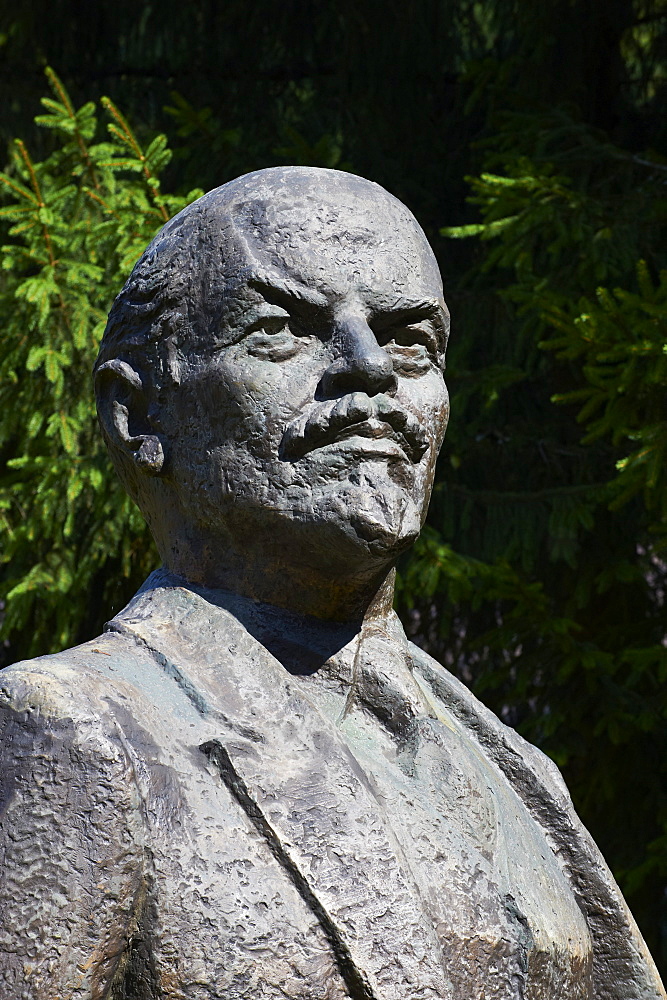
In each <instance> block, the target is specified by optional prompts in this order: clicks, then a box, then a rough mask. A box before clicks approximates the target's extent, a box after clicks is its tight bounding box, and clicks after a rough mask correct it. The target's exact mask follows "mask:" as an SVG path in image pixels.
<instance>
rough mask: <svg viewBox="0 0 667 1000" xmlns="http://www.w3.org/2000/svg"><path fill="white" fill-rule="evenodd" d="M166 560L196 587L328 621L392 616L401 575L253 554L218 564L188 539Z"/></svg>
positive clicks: (383, 568)
mask: <svg viewBox="0 0 667 1000" xmlns="http://www.w3.org/2000/svg"><path fill="white" fill-rule="evenodd" d="M163 557H164V563H165V566H166V568H167V569H168V570H170V571H171V572H172V573H175V574H176V575H178V576H180V577H183V578H184V579H185V580H187V581H188V582H190V583H193V584H197V585H199V586H201V587H208V588H212V589H216V590H226V591H230V592H231V593H234V594H238V595H240V596H241V597H247V598H250V599H251V600H253V601H260V602H262V603H265V604H271V605H273V606H274V607H278V608H285V609H286V610H288V611H291V612H293V613H295V614H298V615H309V616H311V617H314V618H320V619H323V620H325V621H334V622H358V623H361V622H363V621H365V620H368V621H371V620H374V619H378V618H383V617H386V616H387V615H389V614H390V612H391V610H392V606H393V601H394V585H395V580H396V571H395V569H394V566H393V563H392V562H389V561H384V562H383V563H382V564H381V565H378V564H375V565H373V566H367V567H365V571H364V570H361V571H360V570H359V569H358V568H357V569H356V572H354V573H348V574H345V573H341V572H338V573H335V572H333V571H332V564H333V562H334V559H333V558H332V559H331V560H327V561H323V563H322V565H321V566H317V567H313V566H311V565H307V564H303V563H298V564H293V563H288V562H286V561H283V560H282V559H280V560H276V561H270V560H267V559H263V558H253V554H252V553H249V552H244V553H243V554H241V555H235V554H234V553H230V552H229V551H227V552H225V555H224V558H223V559H215V558H214V557H213V553H212V552H211V550H210V549H209V550H208V551H207V550H206V549H205V548H203V547H201V546H197V547H196V550H193V549H191V548H190V547H189V546H186V545H184V544H183V540H182V539H181V540H180V541H179V544H178V545H177V546H174V547H173V548H172V549H171V550H170V551H169V552H167V553H163Z"/></svg>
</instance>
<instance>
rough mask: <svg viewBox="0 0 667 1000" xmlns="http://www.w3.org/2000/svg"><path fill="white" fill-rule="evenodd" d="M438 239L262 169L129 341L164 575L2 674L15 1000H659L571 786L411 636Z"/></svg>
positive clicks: (398, 218) (443, 417)
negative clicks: (51, 652)
mask: <svg viewBox="0 0 667 1000" xmlns="http://www.w3.org/2000/svg"><path fill="white" fill-rule="evenodd" d="M448 325H449V324H448V315H447V310H446V307H445V303H444V300H443V296H442V284H441V280H440V275H439V272H438V268H437V265H436V262H435V258H434V256H433V253H432V251H431V249H430V247H429V246H428V243H427V241H426V239H425V237H424V234H423V232H422V231H421V229H420V228H419V226H418V224H417V222H416V221H415V219H414V218H413V216H412V215H411V213H410V212H409V211H408V210H407V209H406V208H405V207H404V206H403V205H402V204H401V203H400V202H398V201H397V200H396V199H395V198H393V197H392V196H391V195H389V194H388V193H387V192H386V191H384V190H383V189H382V188H380V187H379V186H377V185H376V184H373V183H370V182H369V181H366V180H363V179H361V178H359V177H356V176H353V175H350V174H346V173H342V172H338V171H334V170H323V169H316V168H305V167H285V168H275V169H270V170H260V171H258V172H256V173H253V174H249V175H247V176H245V177H241V178H238V179H237V180H235V181H232V182H231V183H229V184H226V185H224V186H223V187H221V188H218V189H217V190H215V191H212V192H210V193H209V194H207V195H206V196H205V197H203V198H201V199H200V200H199V201H197V202H195V203H194V204H193V205H191V206H190V207H189V208H187V209H186V210H185V211H184V212H182V213H181V214H180V215H179V216H177V217H176V218H175V219H173V220H172V221H171V222H169V223H168V224H167V225H166V226H165V227H164V229H163V230H162V231H161V232H160V233H159V234H158V235H157V236H156V238H155V240H154V241H153V243H152V244H151V245H150V247H149V248H148V249H147V250H146V252H145V254H144V255H143V257H142V258H141V260H140V261H139V263H138V264H137V266H136V267H135V269H134V271H133V273H132V275H131V276H130V278H129V280H128V282H127V284H126V286H125V288H124V289H123V291H122V292H121V294H120V295H119V297H118V299H117V300H116V303H115V304H114V306H113V309H112V311H111V314H110V317H109V323H108V326H107V330H106V333H105V336H104V339H103V342H102V346H101V350H100V356H99V359H98V362H97V365H96V371H95V379H96V391H97V397H98V406H99V413H100V422H101V426H102V430H103V433H104V435H105V438H106V440H107V442H108V445H109V449H110V453H111V456H112V458H113V461H114V463H115V465H116V468H117V470H118V472H119V474H120V476H121V477H122V480H123V482H124V484H125V486H126V487H127V489H128V491H129V493H130V495H131V496H132V497H133V498H134V499H135V500H136V502H137V503H138V504H139V506H140V507H141V509H142V511H143V513H144V514H145V516H146V518H147V520H148V522H149V524H150V526H151V530H152V532H153V534H154V536H155V540H156V543H157V545H158V548H159V551H160V554H161V556H162V559H163V561H164V568H163V569H161V570H159V571H157V572H156V573H154V574H153V575H152V576H151V577H149V579H148V580H147V581H146V583H145V585H144V586H143V587H142V589H141V590H140V591H139V593H138V594H137V595H136V596H135V597H134V598H133V600H132V601H131V602H130V604H129V605H128V607H127V608H125V609H124V610H123V611H121V612H120V613H119V614H118V615H116V617H115V618H113V619H112V621H111V622H110V623H109V625H108V627H107V630H106V631H105V632H104V634H103V635H102V636H100V637H99V638H98V639H95V640H94V641H92V642H88V643H85V644H84V645H83V646H79V647H77V648H76V649H71V650H67V651H65V652H63V653H59V654H57V655H55V656H46V657H41V658H39V659H36V660H33V661H30V662H26V663H21V664H15V665H14V666H13V667H9V668H7V669H6V670H4V671H3V672H2V674H1V675H0V695H1V707H2V709H3V711H2V712H1V713H0V715H1V716H2V740H3V755H4V756H3V771H2V790H3V807H2V813H1V824H2V825H1V829H0V834H1V844H2V852H3V876H2V877H3V881H2V886H1V887H0V899H1V900H2V907H3V909H2V930H1V932H0V996H1V997H2V998H3V1000H74V998H76V1000H130V998H132V1000H158V998H159V1000H251V998H252V1000H269V998H271V1000H274V998H275V1000H278V998H280V1000H339V998H340V1000H343V998H353V1000H657V998H659V997H662V998H664V997H665V992H664V990H663V987H662V985H661V983H660V980H659V977H658V975H657V972H656V970H655V967H654V965H653V963H652V961H651V958H650V956H649V955H648V953H647V951H646V947H645V945H644V943H643V941H642V938H641V936H640V934H639V931H638V930H637V928H636V926H635V924H634V921H633V919H632V917H631V915H630V913H629V912H628V909H627V907H626V905H625V903H624V901H623V898H622V896H621V894H620V892H619V890H618V888H617V886H616V885H615V883H614V881H613V879H612V877H611V875H610V873H609V871H608V869H607V867H606V866H605V864H604V861H603V860H602V858H601V856H600V854H599V853H598V851H597V849H596V847H595V845H594V844H593V843H592V841H591V839H590V837H589V835H588V834H587V833H586V831H585V830H584V829H583V828H582V826H581V823H580V821H579V820H578V819H577V817H576V815H575V813H574V811H573V808H572V804H571V802H570V799H569V797H568V794H567V791H566V790H565V788H564V786H563V783H562V779H561V778H560V775H559V774H558V771H557V770H556V768H555V766H554V765H553V764H552V763H551V762H550V761H549V760H548V759H546V758H545V757H544V756H543V755H542V754H541V753H540V752H539V751H537V750H536V749H534V748H533V747H531V746H529V745H528V744H526V743H525V742H524V741H523V740H522V739H521V738H520V737H519V736H518V735H517V734H516V733H514V732H513V731H512V730H510V729H507V728H506V727H505V726H504V725H502V724H501V723H500V722H499V721H498V719H496V718H495V717H494V716H493V715H492V714H491V713H490V712H488V711H487V710H486V709H485V708H484V707H483V706H482V705H480V703H479V702H477V701H476V699H475V698H474V697H473V696H472V695H471V693H470V692H469V691H468V690H467V689H466V688H465V687H464V686H463V685H462V684H461V683H460V682H459V681H457V680H456V679H455V678H454V677H452V676H451V675H450V674H449V673H448V672H447V671H446V670H445V669H444V668H443V667H441V666H440V665H439V664H438V663H436V662H435V661H433V660H432V659H431V658H430V657H429V656H427V655H426V654H425V653H423V652H422V651H420V650H419V649H417V648H416V647H415V646H413V645H412V644H411V643H409V642H408V641H407V640H406V638H405V635H404V633H403V630H402V628H401V625H400V623H399V621H398V619H397V617H396V615H395V614H394V613H393V611H392V596H393V578H394V577H393V574H394V569H393V566H394V563H395V560H396V558H397V556H398V555H399V553H401V552H402V551H404V550H405V549H406V548H407V547H408V546H409V545H410V544H411V543H412V542H413V541H414V540H415V538H416V537H417V534H418V532H419V530H420V528H421V526H422V524H423V521H424V517H425V514H426V508H427V505H428V501H429V497H430V492H431V487H432V482H433V474H434V468H435V462H436V458H437V454H438V450H439V447H440V445H441V443H442V439H443V436H444V432H445V425H446V421H447V413H448V399H447V391H446V388H445V383H444V380H443V362H444V354H445V346H446V340H447V334H448Z"/></svg>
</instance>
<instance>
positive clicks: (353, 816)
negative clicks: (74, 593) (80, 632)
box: [110, 577, 451, 1000]
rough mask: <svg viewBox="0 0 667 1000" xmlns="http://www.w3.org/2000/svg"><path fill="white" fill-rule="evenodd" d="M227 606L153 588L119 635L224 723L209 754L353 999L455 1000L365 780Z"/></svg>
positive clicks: (208, 744)
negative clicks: (317, 929) (132, 638)
mask: <svg viewBox="0 0 667 1000" xmlns="http://www.w3.org/2000/svg"><path fill="white" fill-rule="evenodd" d="M163 579H164V577H163ZM158 580H159V578H158ZM167 582H168V581H167V580H165V583H167ZM210 598H213V600H211V599H210ZM219 600H220V594H219V593H217V592H216V593H215V594H214V595H213V594H211V593H210V592H206V591H202V592H201V593H198V592H194V591H192V590H189V589H185V588H183V587H179V586H175V585H168V586H164V587H159V586H157V587H155V586H154V587H153V588H150V587H147V588H145V589H144V590H143V591H141V592H140V593H139V594H138V595H137V597H136V598H135V599H134V600H133V601H132V602H131V604H130V605H129V606H128V608H127V609H126V610H125V611H124V612H122V613H121V615H119V616H118V617H117V618H116V619H114V621H113V622H112V623H111V626H110V627H111V628H114V629H117V630H118V631H123V632H130V633H132V634H134V635H136V636H138V637H140V639H141V640H143V642H145V643H146V644H147V646H148V647H149V649H150V650H151V651H152V652H153V654H154V656H155V657H156V658H157V659H158V660H159V662H160V663H161V665H162V667H163V669H164V670H165V672H166V673H167V674H168V675H170V676H171V677H172V678H173V680H174V682H175V683H178V684H179V685H180V686H181V688H182V690H183V691H184V692H185V694H186V695H187V696H188V698H189V699H190V701H191V702H193V704H195V705H196V707H197V710H198V712H199V713H200V714H201V715H202V716H203V717H205V718H206V723H207V724H206V726H205V729H206V733H207V734H210V733H211V731H212V724H213V726H214V728H215V731H216V732H217V733H218V734H219V735H218V736H217V737H216V738H215V739H210V737H209V738H207V739H206V740H205V741H204V742H203V743H202V744H201V745H200V747H199V749H200V750H201V751H202V753H204V754H206V756H207V757H208V759H209V761H210V762H211V763H212V764H213V766H214V768H215V770H216V771H217V773H218V774H219V775H220V780H222V781H224V782H225V784H226V785H227V787H228V789H229V791H230V792H231V794H232V795H233V796H234V798H235V799H236V801H237V802H238V804H239V806H240V807H241V808H242V809H244V811H245V812H246V813H247V815H248V816H249V818H250V820H251V821H252V822H253V825H254V826H255V828H256V829H257V831H258V832H259V833H260V834H261V836H263V837H264V839H265V840H266V842H267V843H268V846H269V847H270V849H271V850H272V852H273V854H274V856H275V857H276V860H277V861H278V863H279V864H281V865H282V867H283V869H284V870H285V872H286V874H287V876H288V877H289V878H290V879H291V880H292V882H293V884H294V885H295V887H296V888H297V891H299V893H300V894H301V896H302V898H303V899H304V901H305V902H306V903H307V905H308V906H309V907H310V908H311V910H312V912H313V913H314V914H315V916H316V917H317V919H318V921H319V922H320V925H321V927H322V929H323V931H324V933H325V935H326V936H327V938H328V940H329V942H330V944H331V947H332V950H333V952H334V954H335V956H336V959H337V962H338V966H339V969H340V972H341V975H342V976H343V979H344V980H345V982H346V985H347V988H348V992H349V993H350V995H351V996H352V997H353V998H354V1000H385V998H386V1000H394V998H395V1000H405V998H406V997H410V998H411V1000H446V998H449V997H451V987H450V985H449V983H448V981H447V978H446V975H445V973H444V963H443V959H442V956H441V953H440V947H439V944H438V941H437V938H436V935H435V932H434V930H433V929H432V927H431V924H430V921H429V920H428V919H426V918H425V913H424V911H423V910H422V907H421V905H420V898H419V890H418V888H417V886H416V884H415V882H414V881H413V879H412V877H411V875H410V872H409V868H408V866H407V864H406V862H405V860H404V858H403V856H402V853H401V850H400V847H399V846H398V844H397V843H396V841H395V840H394V838H393V836H392V834H391V833H390V830H389V826H388V824H387V823H386V822H385V819H384V817H383V815H382V810H381V807H380V806H379V804H378V802H377V800H376V799H375V797H374V795H373V792H372V790H371V788H370V787H369V785H368V782H367V779H366V776H365V775H364V773H363V772H362V771H361V769H360V768H359V766H358V764H357V762H356V760H355V759H354V757H353V756H352V755H351V754H350V752H349V751H348V749H347V747H346V746H345V744H344V743H343V741H342V740H341V739H340V738H339V736H338V733H337V731H336V729H335V727H334V726H333V725H332V724H331V723H330V722H329V721H327V720H326V719H325V718H324V717H323V716H322V715H320V713H319V712H318V710H317V709H316V708H315V706H314V705H313V704H312V703H311V702H310V701H309V700H308V698H307V697H306V696H305V695H304V694H303V693H302V691H301V690H300V689H299V688H298V686H297V684H295V683H294V681H293V679H292V678H291V677H290V675H289V674H288V673H287V672H286V671H285V670H284V668H283V667H282V665H281V664H280V663H279V662H278V661H277V660H276V659H275V658H274V657H273V656H271V654H270V653H269V652H268V651H267V650H266V649H265V648H264V647H263V646H261V645H260V644H259V643H258V642H257V641H256V640H255V639H254V638H253V637H252V636H251V635H249V633H248V632H247V631H246V630H245V628H244V627H243V626H242V625H241V624H240V622H239V621H238V620H237V619H236V618H235V617H234V615H233V614H232V613H230V612H229V611H228V610H226V608H225V607H223V606H221V605H220V604H219V603H214V601H219Z"/></svg>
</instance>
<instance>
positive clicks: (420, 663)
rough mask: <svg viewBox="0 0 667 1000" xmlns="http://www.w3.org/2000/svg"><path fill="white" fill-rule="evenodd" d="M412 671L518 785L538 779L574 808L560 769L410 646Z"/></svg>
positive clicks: (415, 648) (443, 669)
mask: <svg viewBox="0 0 667 1000" xmlns="http://www.w3.org/2000/svg"><path fill="white" fill-rule="evenodd" d="M410 652H411V654H412V661H413V670H414V671H415V672H416V673H417V674H418V675H419V676H420V677H421V678H422V680H424V681H426V683H427V684H428V686H429V687H430V689H431V691H432V693H433V694H434V695H435V697H436V698H438V699H439V700H440V701H442V702H443V703H444V704H445V706H446V707H447V709H448V710H449V711H450V712H451V713H452V714H453V715H454V716H455V717H456V718H457V719H458V721H459V722H460V723H461V724H462V725H463V726H464V727H465V728H466V730H467V731H468V732H469V733H470V734H471V735H472V736H473V737H474V738H475V739H476V741H477V742H478V743H479V744H481V746H482V748H483V749H484V751H485V753H486V755H487V756H488V757H490V758H491V759H492V760H494V761H495V763H497V764H498V765H499V766H500V768H501V770H502V771H504V773H505V774H506V775H507V777H508V778H509V779H510V780H511V781H512V783H513V784H514V785H515V786H516V785H517V784H518V785H525V783H526V775H527V774H530V775H531V776H532V777H534V778H537V779H538V781H539V784H540V785H541V786H542V787H544V788H546V789H548V790H549V792H550V794H551V795H552V796H553V797H555V798H557V799H558V800H559V801H560V802H561V804H562V805H563V806H566V807H567V808H571V800H570V795H569V792H568V790H567V787H566V785H565V782H564V780H563V777H562V775H561V773H560V771H559V770H558V767H557V766H556V764H554V762H553V761H552V760H551V758H550V757H547V755H546V754H545V753H543V752H542V751H541V750H539V749H538V748H537V747H536V746H533V744H532V743H529V742H528V741H527V740H525V739H524V738H523V737H522V736H520V735H519V733H517V732H516V730H515V729H512V728H511V727H510V726H507V725H505V723H504V722H502V721H501V720H500V719H499V718H498V716H497V715H494V713H493V712H492V711H491V710H490V709H488V708H487V707H486V705H484V704H483V703H482V702H481V701H480V700H479V699H478V698H477V697H475V695H474V694H473V693H472V691H471V690H470V689H469V688H468V687H466V685H465V684H463V682H462V681H460V680H459V679H458V678H457V677H455V676H454V675H453V674H452V673H450V671H449V670H447V669H446V668H445V667H443V666H442V664H440V663H438V661H437V660H434V659H433V657H432V656H429V655H428V653H425V652H424V651H423V650H422V649H420V648H419V647H418V646H415V645H414V644H413V643H410Z"/></svg>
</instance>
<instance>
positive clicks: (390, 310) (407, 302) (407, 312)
mask: <svg viewBox="0 0 667 1000" xmlns="http://www.w3.org/2000/svg"><path fill="white" fill-rule="evenodd" d="M411 318H412V319H413V320H419V319H430V320H431V321H432V322H433V325H434V327H435V330H436V333H437V335H438V340H439V341H440V349H441V350H442V352H443V354H444V351H445V348H446V346H447V340H448V338H449V314H448V313H447V312H446V310H445V309H443V305H442V302H440V300H439V299H431V298H425V299H407V298H400V299H398V300H397V301H396V302H394V303H393V304H392V305H391V306H389V307H387V308H385V309H382V310H378V313H377V315H376V321H377V319H380V320H382V319H384V320H386V321H388V322H389V323H391V322H392V321H393V322H395V321H396V320H399V319H406V320H409V319H411Z"/></svg>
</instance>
